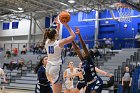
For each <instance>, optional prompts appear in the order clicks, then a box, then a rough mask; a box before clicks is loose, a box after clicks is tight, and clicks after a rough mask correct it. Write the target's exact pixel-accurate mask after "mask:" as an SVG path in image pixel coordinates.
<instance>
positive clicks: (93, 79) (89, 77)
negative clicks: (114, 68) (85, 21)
mask: <svg viewBox="0 0 140 93" xmlns="http://www.w3.org/2000/svg"><path fill="white" fill-rule="evenodd" d="M76 34H77V35H78V36H79V39H80V42H81V44H82V47H83V50H84V55H82V53H81V51H80V49H79V48H78V47H77V46H76V44H75V42H74V41H73V42H72V44H73V48H74V50H75V51H76V53H77V55H78V57H79V58H80V60H81V61H82V69H83V71H84V72H82V73H81V74H82V75H83V79H81V80H82V81H83V84H86V90H85V93H101V91H102V89H103V81H102V79H101V78H100V77H99V76H98V75H97V73H96V72H98V73H100V74H103V75H105V76H108V77H112V75H111V74H109V73H107V72H105V71H103V70H100V69H98V68H97V67H95V65H94V61H93V58H92V57H91V55H90V53H89V51H88V49H87V48H86V45H85V43H84V41H83V39H82V37H81V34H80V30H79V28H76ZM84 81H85V82H84ZM81 83H82V82H81ZM81 87H83V86H81ZM81 87H79V86H78V85H77V88H78V89H80V88H81Z"/></svg>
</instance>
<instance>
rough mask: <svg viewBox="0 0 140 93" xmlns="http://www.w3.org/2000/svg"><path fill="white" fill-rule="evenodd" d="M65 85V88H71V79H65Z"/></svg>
mask: <svg viewBox="0 0 140 93" xmlns="http://www.w3.org/2000/svg"><path fill="white" fill-rule="evenodd" d="M65 87H66V89H73V88H74V86H73V81H70V80H66V81H65Z"/></svg>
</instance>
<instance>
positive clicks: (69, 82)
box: [63, 62, 77, 93]
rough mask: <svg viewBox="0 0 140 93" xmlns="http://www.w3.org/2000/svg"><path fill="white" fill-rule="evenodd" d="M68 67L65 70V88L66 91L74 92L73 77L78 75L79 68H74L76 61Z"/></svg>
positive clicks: (66, 92)
mask: <svg viewBox="0 0 140 93" xmlns="http://www.w3.org/2000/svg"><path fill="white" fill-rule="evenodd" d="M68 67H69V68H68V69H66V70H65V71H64V76H63V77H64V79H65V84H64V85H65V88H66V89H65V90H64V93H74V86H73V79H74V78H75V76H77V68H74V63H73V62H69V63H68Z"/></svg>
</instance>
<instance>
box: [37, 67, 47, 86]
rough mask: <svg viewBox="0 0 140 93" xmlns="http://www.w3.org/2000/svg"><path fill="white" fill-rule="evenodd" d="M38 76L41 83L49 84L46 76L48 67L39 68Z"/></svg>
mask: <svg viewBox="0 0 140 93" xmlns="http://www.w3.org/2000/svg"><path fill="white" fill-rule="evenodd" d="M37 76H38V80H39V83H40V84H44V85H47V84H49V81H48V79H47V77H46V69H45V68H44V67H43V66H41V67H40V68H39V69H38V71H37Z"/></svg>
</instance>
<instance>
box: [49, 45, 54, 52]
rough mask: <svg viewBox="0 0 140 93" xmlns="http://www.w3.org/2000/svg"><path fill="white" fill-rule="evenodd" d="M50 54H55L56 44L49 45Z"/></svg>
mask: <svg viewBox="0 0 140 93" xmlns="http://www.w3.org/2000/svg"><path fill="white" fill-rule="evenodd" d="M49 54H54V46H49Z"/></svg>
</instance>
